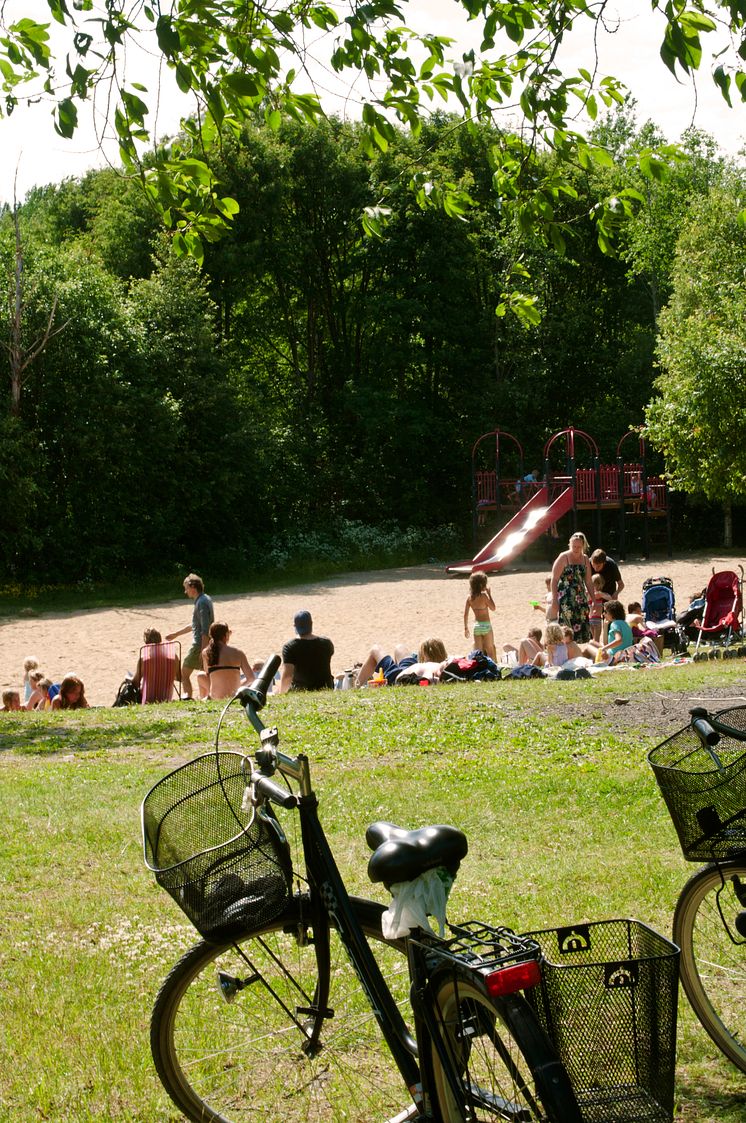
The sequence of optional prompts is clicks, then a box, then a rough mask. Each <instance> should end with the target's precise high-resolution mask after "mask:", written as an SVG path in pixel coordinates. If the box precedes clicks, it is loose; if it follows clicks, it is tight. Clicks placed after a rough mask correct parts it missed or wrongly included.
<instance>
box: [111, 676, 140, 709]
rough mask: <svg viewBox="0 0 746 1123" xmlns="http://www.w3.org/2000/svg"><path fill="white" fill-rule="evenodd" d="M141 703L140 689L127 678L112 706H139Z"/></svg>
mask: <svg viewBox="0 0 746 1123" xmlns="http://www.w3.org/2000/svg"><path fill="white" fill-rule="evenodd" d="M141 701H142V696H141V694H140V687H139V686H135V684H134V682H133V681H132V679H129V678H126V679H125V680H124V682H123V683H122V685H121V686H120V687H119V690H117V696H116V698H115V699H114V701H113V702H112V706H138V705H139V704H140V702H141Z"/></svg>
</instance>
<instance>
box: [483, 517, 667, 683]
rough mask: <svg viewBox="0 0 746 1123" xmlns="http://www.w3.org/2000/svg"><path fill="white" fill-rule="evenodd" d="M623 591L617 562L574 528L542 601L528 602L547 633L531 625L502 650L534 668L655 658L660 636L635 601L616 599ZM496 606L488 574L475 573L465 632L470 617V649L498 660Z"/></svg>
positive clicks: (659, 644)
mask: <svg viewBox="0 0 746 1123" xmlns="http://www.w3.org/2000/svg"><path fill="white" fill-rule="evenodd" d="M623 589H624V581H623V579H622V575H621V572H620V570H619V566H618V565H617V563H616V561H615V560H614V559H613V558H611V557H609V556H608V555H607V554H606V552H605V551H604V550H602V549H598V550H594V551H593V553H590V552H589V545H588V540H587V538H586V537H585V535H584V534H583V533H582V532H581V531H576V532H575V533H573V534H572V535H571V536H570V540H569V542H568V548H567V550H563V551H562V553H560V554H559V555H558V557H557V558H556V560H555V562H554V565H553V566H552V572H551V574H550V575H549V576H548V577H547V578H546V595H545V597H544V600H543V604H542V603H541V602H540V601H534V602H532V603H533V606H534V608H536V609H539V610H540V611H542V610H543V612H544V615H545V618H546V628H545V631H544V632H543V633H542V631H541V629H540V628H536V627H533V628H530V629H529V630H528V633H527V635H526V636H525V637H524V638H523V639H522V640H521V641H520V644H519V646H518V647H516V646H515V645H514V644H512V643H506V644H504V645H503V648H502V651H503V654H504V655H506V656H507V657H508V658H511V657H513V658H514V659H515V661H516V662H517V663H518V664H521V665H526V664H531V665H533V666H536V667H563V666H565V665H566V664H567V663H568V662H570V661H572V662H574V661H576V660H584V661H585V662H586V664H587V663H588V662H590V663H593V664H605V665H609V666H611V665H614V664H616V663H618V662H624V661H628V660H631V659H635V660H637V661H649V662H658V661H659V660H660V656H661V653H662V647H663V639H662V636H660V635H658V634H656V632H655V629H652V628H649V627H647V626H646V623H645V621H644V619H643V614H642V607H641V605H640V603H639V601H633V602H630V604H628V606H627V608H626V609H625V607H624V605H623V604H622V602H621V601H620V599H619V597H620V594H621V592H622V590H623ZM494 609H495V603H494V600H493V598H492V593H491V591H490V588H489V584H488V579H487V575H486V573H483V572H481V571H475V572H473V573H472V574H471V576H470V578H469V595H468V596H467V598H466V604H465V606H464V635H465V636H468V635H469V620H470V617H471V616H472V615H473V617H474V622H473V643H474V648H475V649H476V650H479V651H483V652H484V654H485V655H487V656H488V657H489V658H491V659H493V660H497V657H498V656H497V651H496V646H495V639H494V634H493V629H492V620H491V617H490V612H491V611H494Z"/></svg>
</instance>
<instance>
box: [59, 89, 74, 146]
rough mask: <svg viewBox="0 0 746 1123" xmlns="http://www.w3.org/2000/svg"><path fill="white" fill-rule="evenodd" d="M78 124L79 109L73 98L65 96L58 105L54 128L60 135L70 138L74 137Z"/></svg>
mask: <svg viewBox="0 0 746 1123" xmlns="http://www.w3.org/2000/svg"><path fill="white" fill-rule="evenodd" d="M77 125H78V110H77V108H76V105H75V102H74V101H72V100H71V98H64V99H63V100H62V101H61V102H60V103H59V105H58V106H57V112H56V114H55V122H54V129H55V132H57V133H59V135H60V136H64V137H66V138H67V139H68V140H69V139H70V138H71V137H72V135H73V133H74V132H75V129H76V128H77Z"/></svg>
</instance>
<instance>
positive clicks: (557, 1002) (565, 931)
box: [526, 920, 679, 1123]
mask: <svg viewBox="0 0 746 1123" xmlns="http://www.w3.org/2000/svg"><path fill="white" fill-rule="evenodd" d="M527 935H529V936H531V937H532V938H533V939H535V940H537V941H538V942H539V944H540V945H541V948H542V951H543V953H544V957H545V962H544V969H543V977H542V982H541V984H540V985H539V986H537V987H534V988H533V989H532V990H530V991H527V992H526V998H527V999H528V1001H529V1002H530V1003H531V1005H532V1006H533V1007H534V1009H535V1010H536V1012H537V1015H538V1017H539V1020H540V1022H541V1024H542V1025H543V1026H544V1029H545V1030H546V1031H547V1033H548V1035H549V1037H550V1038H551V1040H552V1042H553V1043H554V1045H555V1048H556V1049H557V1052H558V1053H559V1055H560V1058H561V1060H562V1062H563V1064H564V1065H565V1067H566V1069H567V1071H568V1074H569V1076H570V1079H571V1081H572V1084H573V1088H574V1089H575V1095H576V1097H577V1099H578V1104H579V1106H580V1109H581V1114H582V1117H583V1121H584V1123H670V1121H671V1119H672V1118H673V1098H674V1072H675V1066H676V1013H677V997H678V979H679V949H678V948H677V947H676V945H675V944H672V943H671V942H670V941H669V940H667V939H665V937H664V936H661V935H659V933H657V932H655V931H654V930H653V929H652V928H649V927H648V926H647V925H646V924H642V923H640V922H639V921H637V920H602V921H596V922H594V923H591V924H576V925H573V926H571V927H565V928H552V929H548V930H546V931H543V932H529V933H527Z"/></svg>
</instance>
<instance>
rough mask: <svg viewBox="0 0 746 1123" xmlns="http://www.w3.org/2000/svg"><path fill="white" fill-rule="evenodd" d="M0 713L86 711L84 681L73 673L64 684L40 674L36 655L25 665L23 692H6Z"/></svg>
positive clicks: (28, 659) (64, 680)
mask: <svg viewBox="0 0 746 1123" xmlns="http://www.w3.org/2000/svg"><path fill="white" fill-rule="evenodd" d="M2 703H3V704H2V706H0V713H15V712H19V711H21V710H85V709H87V708H88V701H87V700H86V696H85V687H84V685H83V683H82V681H81V679H80V678H79V677H78V676H77V675H76V674H73V673H72V672H69V673H68V674H66V675H65V676H64V677H63V678H62V679H61V681H60V682H53V681H52V679H50V678H48V677H47V676H46V675H45V674H44V672H43V671H41V670H39V660H38V659H37V658H36V656H35V655H27V656H26V658H25V659H24V661H23V685H22V689H21V690H4V691H3V692H2Z"/></svg>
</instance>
